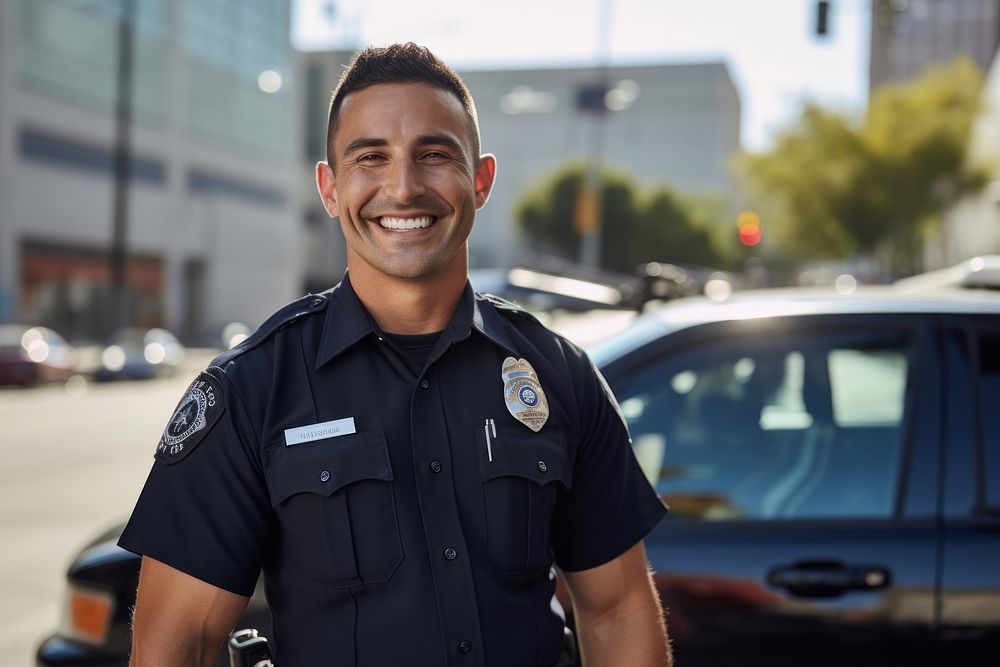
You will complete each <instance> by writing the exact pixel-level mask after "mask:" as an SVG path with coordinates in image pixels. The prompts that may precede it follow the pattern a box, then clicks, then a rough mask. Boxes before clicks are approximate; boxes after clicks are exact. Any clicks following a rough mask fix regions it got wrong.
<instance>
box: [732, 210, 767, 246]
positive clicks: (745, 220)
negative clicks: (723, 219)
mask: <svg viewBox="0 0 1000 667" xmlns="http://www.w3.org/2000/svg"><path fill="white" fill-rule="evenodd" d="M736 228H737V230H739V239H740V243H741V244H743V245H745V246H746V247H748V248H752V247H754V246H755V245H757V244H758V243H760V236H761V233H760V216H759V215H757V214H756V213H754V212H753V211H742V212H741V213H740V214H739V215H738V216H736Z"/></svg>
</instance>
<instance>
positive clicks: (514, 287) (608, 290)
mask: <svg viewBox="0 0 1000 667" xmlns="http://www.w3.org/2000/svg"><path fill="white" fill-rule="evenodd" d="M569 268H570V267H569V266H568V265H567V266H560V267H555V268H553V269H536V268H529V267H522V266H515V267H513V268H510V269H473V270H472V271H470V272H469V282H470V283H471V284H472V287H473V289H475V290H476V291H477V292H488V293H489V294H495V295H497V296H499V297H502V298H504V299H507V300H509V301H513V302H514V303H516V304H518V305H520V306H522V307H524V308H527V309H528V310H530V311H532V312H536V311H546V310H556V309H559V310H569V311H586V310H591V309H594V308H602V309H608V308H634V307H635V306H636V304H635V303H634V296H635V289H636V282H635V279H634V278H633V277H632V276H627V275H620V274H609V273H607V272H602V273H601V275H600V276H599V277H595V276H590V275H588V276H581V275H574V274H572V273H570V272H569V271H568V269H569ZM576 268H579V267H576Z"/></svg>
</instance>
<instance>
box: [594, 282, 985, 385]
mask: <svg viewBox="0 0 1000 667" xmlns="http://www.w3.org/2000/svg"><path fill="white" fill-rule="evenodd" d="M907 313H909V314H957V313H967V314H988V315H1000V291H996V290H983V289H969V288H959V287H954V288H939V289H933V290H927V291H922V292H913V291H909V290H900V289H897V288H895V287H894V286H877V287H874V286H873V287H869V286H862V287H858V288H857V289H856V290H855V291H854V292H853V293H851V294H841V293H838V292H837V291H836V290H835V289H833V288H803V287H791V288H778V289H760V290H745V291H741V292H735V293H733V294H732V296H730V297H729V298H727V299H725V300H723V301H715V300H712V299H709V298H708V297H703V296H697V297H688V298H684V299H677V300H675V301H671V302H668V303H667V304H665V305H663V306H661V307H658V308H656V309H654V310H651V311H649V312H647V313H646V314H644V315H642V316H641V317H638V318H636V319H635V320H634V321H633V322H632V324H630V325H629V326H627V327H626V328H625V329H623V330H622V331H620V332H619V333H617V334H616V335H614V336H611V337H609V338H606V339H604V340H602V341H600V342H598V343H596V344H593V345H589V346H587V349H588V352H590V353H591V356H592V358H593V359H594V361H595V363H597V364H598V366H601V365H603V364H605V363H607V362H611V361H613V360H614V359H616V358H618V357H619V356H621V355H622V354H627V353H628V351H629V350H632V349H636V348H638V347H641V346H642V345H644V344H646V343H649V342H651V341H653V340H655V339H656V338H659V337H661V336H664V335H666V334H670V333H674V332H676V331H680V330H682V329H687V328H689V327H694V326H698V325H703V324H710V323H713V322H726V321H734V320H762V319H767V318H783V317H812V316H823V315H884V314H907Z"/></svg>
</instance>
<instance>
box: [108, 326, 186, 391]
mask: <svg viewBox="0 0 1000 667" xmlns="http://www.w3.org/2000/svg"><path fill="white" fill-rule="evenodd" d="M185 354H186V351H185V349H184V346H183V345H181V344H180V342H179V341H178V340H177V338H176V337H175V336H174V335H173V334H172V333H170V332H169V331H167V330H166V329H157V328H153V329H135V328H132V329H122V330H121V331H119V332H118V333H117V334H115V336H114V337H113V338H112V340H111V343H110V344H109V345H108V346H107V347H105V348H104V351H103V352H102V353H101V363H100V365H99V366H98V367H97V370H96V371H94V379H95V380H120V379H129V380H145V379H148V378H152V377H156V376H159V375H171V374H173V373H174V372H176V370H177V368H178V367H179V366H180V364H181V362H182V361H183V360H184V356H185Z"/></svg>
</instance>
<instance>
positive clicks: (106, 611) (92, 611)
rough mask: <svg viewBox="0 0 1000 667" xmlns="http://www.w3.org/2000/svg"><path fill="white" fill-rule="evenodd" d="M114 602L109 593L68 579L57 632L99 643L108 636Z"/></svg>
mask: <svg viewBox="0 0 1000 667" xmlns="http://www.w3.org/2000/svg"><path fill="white" fill-rule="evenodd" d="M114 606H115V603H114V598H113V597H112V595H111V594H110V593H108V592H106V591H101V590H97V589H93V588H83V587H81V586H77V585H75V584H73V583H70V584H69V587H68V589H67V591H66V604H65V605H64V606H63V617H62V623H61V628H60V634H61V635H62V636H64V637H67V638H69V639H75V640H77V641H80V642H84V643H86V644H93V645H95V646H102V645H103V644H104V643H105V642H106V641H107V638H108V629H109V628H110V627H111V618H112V614H113V613H114Z"/></svg>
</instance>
